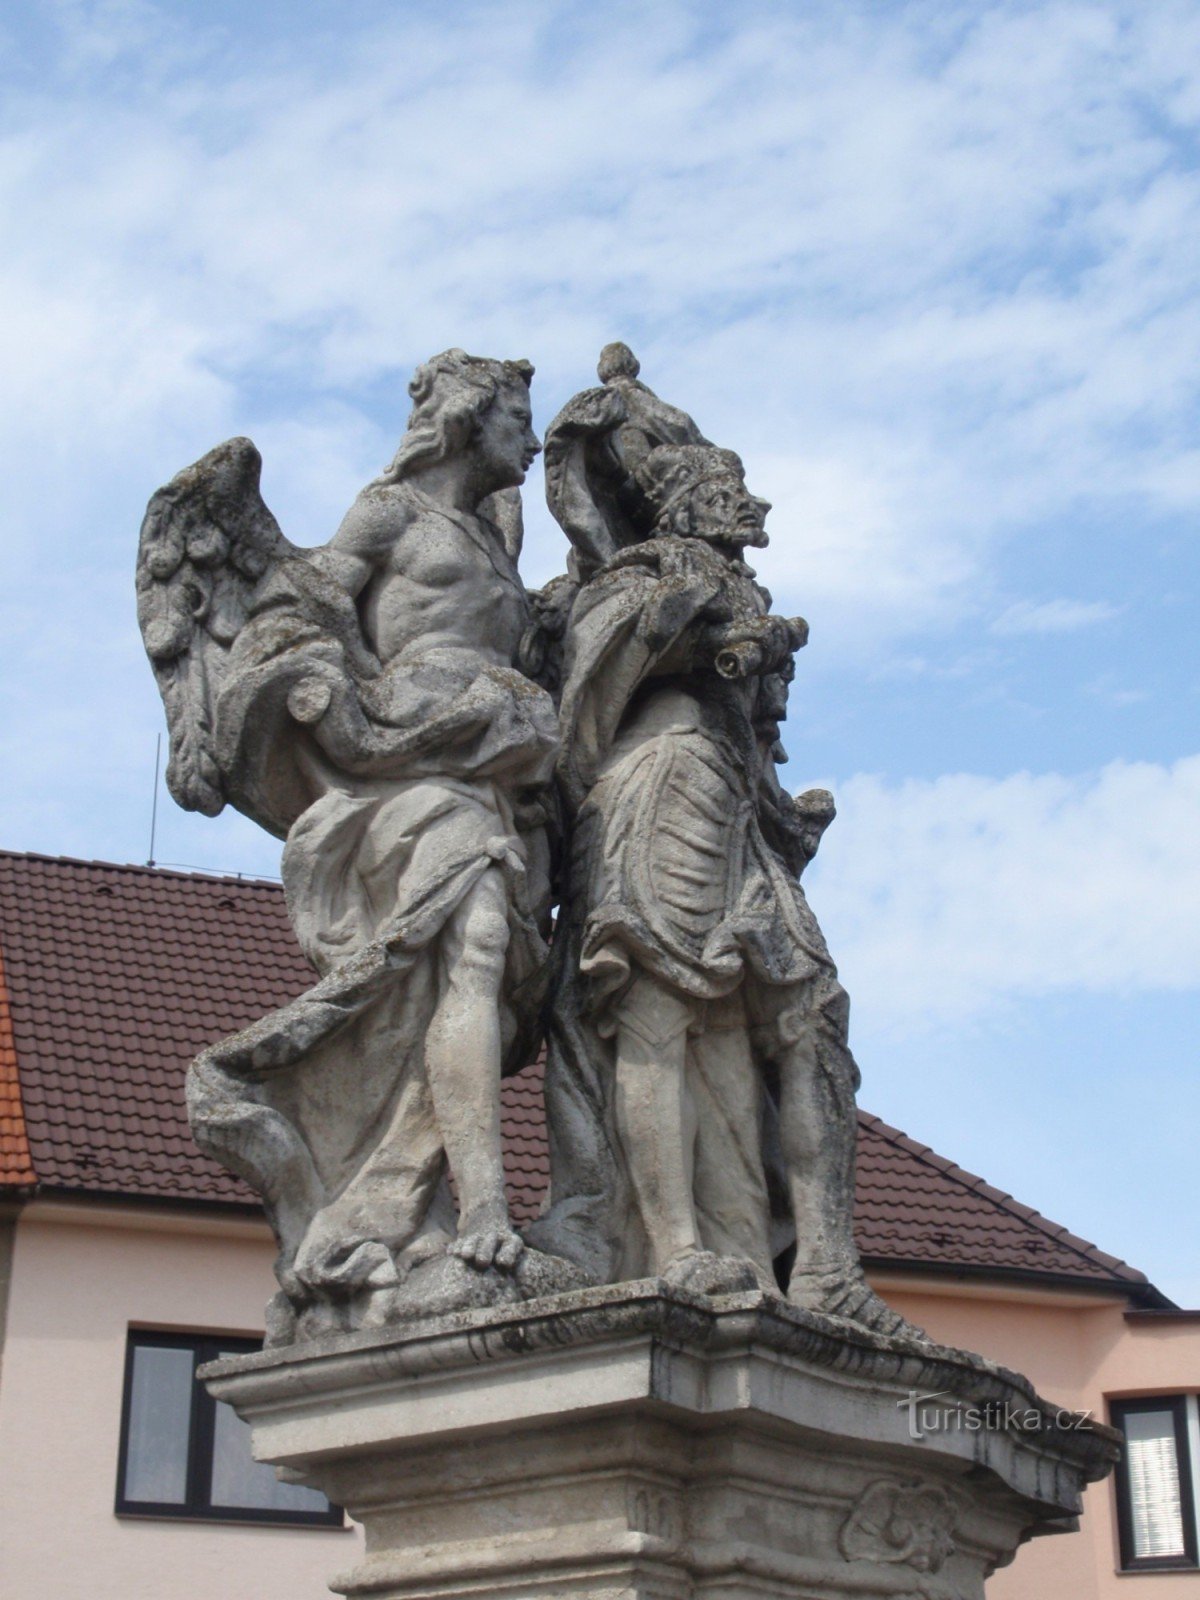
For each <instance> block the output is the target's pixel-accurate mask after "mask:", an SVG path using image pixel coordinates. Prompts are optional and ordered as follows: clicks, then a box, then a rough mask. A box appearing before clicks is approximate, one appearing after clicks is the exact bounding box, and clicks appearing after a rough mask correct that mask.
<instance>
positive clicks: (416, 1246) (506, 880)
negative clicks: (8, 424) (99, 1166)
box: [138, 350, 575, 1340]
mask: <svg viewBox="0 0 1200 1600" xmlns="http://www.w3.org/2000/svg"><path fill="white" fill-rule="evenodd" d="M532 370H533V369H532V368H531V367H530V366H529V365H528V363H525V362H500V361H491V360H484V359H481V358H478V357H473V356H468V355H466V354H465V353H464V352H462V351H461V350H451V351H447V352H445V353H444V354H443V355H441V356H437V357H435V358H434V359H433V360H432V361H430V362H428V363H426V364H425V365H424V366H422V367H421V368H419V369H418V371H417V373H416V376H415V377H414V379H413V381H412V384H411V385H410V393H411V395H412V397H413V401H414V404H413V411H412V415H411V418H410V421H409V426H408V430H407V432H406V434H405V436H404V439H403V441H402V443H401V445H400V448H399V451H398V453H397V455H396V457H395V459H394V461H393V462H392V463H391V465H390V466H389V467H388V469H387V470H386V471H385V472H384V473H382V474H381V475H380V477H378V478H377V479H375V480H374V481H373V482H372V483H370V484H368V486H367V487H366V488H365V489H364V490H363V491H362V493H361V494H360V495H359V496H358V498H357V500H356V501H355V503H354V505H353V506H352V507H351V509H350V511H349V513H348V514H347V516H346V518H345V520H344V521H343V523H342V526H341V527H340V529H339V530H338V532H337V534H336V535H335V537H334V538H333V540H332V541H331V542H330V543H329V544H328V545H326V546H325V547H323V548H322V549H317V550H299V549H296V548H295V547H293V546H292V545H290V544H289V543H288V542H287V541H286V540H285V539H284V537H283V535H282V534H281V533H280V531H279V528H278V526H277V524H276V523H275V520H274V518H273V517H272V516H271V514H270V512H269V511H268V510H267V508H266V506H265V505H264V504H263V502H262V499H261V497H260V495H259V490H258V479H259V470H260V465H261V463H260V459H259V456H258V452H257V451H256V450H255V449H254V446H253V445H252V444H251V443H250V442H249V441H248V440H245V439H235V440H231V441H230V442H229V443H227V444H225V445H222V446H219V447H218V448H217V449H216V450H214V451H212V452H211V453H210V454H209V455H207V456H205V457H204V458H203V459H202V460H201V461H199V462H197V463H196V464H195V465H194V466H192V467H189V468H188V469H186V471H184V472H182V473H181V474H180V475H179V476H178V477H177V478H175V479H174V480H172V482H171V483H170V484H169V485H168V486H167V487H166V488H164V489H162V490H160V491H159V492H158V494H156V495H155V496H154V498H153V499H152V500H151V502H150V506H149V509H148V511H147V514H146V520H145V524H144V526H143V530H142V539H141V546H140V551H139V559H138V595H139V616H140V620H141V623H142V629H143V634H144V638H145V641H146V647H147V650H148V653H149V655H150V657H151V660H152V662H153V664H154V668H155V673H156V676H157V678H158V681H159V686H160V688H161V690H162V693H163V698H164V702H165V704H166V708H167V714H168V722H169V725H170V732H171V762H170V766H169V769H168V783H169V785H170V787H171V790H172V793H173V794H174V795H175V797H176V798H177V799H178V800H179V801H180V803H181V804H182V805H184V806H186V807H189V808H191V809H197V810H201V811H205V812H207V813H209V814H210V815H211V814H215V813H216V812H217V811H219V810H220V809H221V808H222V806H223V805H224V804H226V803H230V804H232V805H234V806H235V807H237V809H239V810H240V811H243V812H245V813H246V814H247V815H248V816H250V817H253V818H254V819H255V820H256V821H258V822H260V823H261V824H262V825H263V826H264V827H266V828H268V829H269V830H270V831H271V832H272V833H274V834H276V835H278V836H279V837H282V838H286V841H287V842H286V846H285V849H284V853H283V867H282V871H283V878H284V887H285V890H286V895H287V902H288V909H289V912H290V915H291V918H292V921H293V924H294V926H295V929H296V933H297V935H298V937H299V940H300V943H301V946H302V947H303V949H304V951H305V953H306V954H307V955H308V957H309V959H310V960H311V961H312V963H313V965H314V967H315V968H316V970H317V973H318V975H319V981H317V982H316V983H315V984H314V986H313V987H312V988H311V989H309V990H308V991H307V992H306V993H305V994H303V995H301V996H300V997H299V998H298V999H296V1000H294V1001H293V1002H291V1003H290V1004H289V1005H285V1006H284V1007H282V1009H280V1010H278V1011H275V1012H273V1013H272V1014H271V1015H269V1016H267V1017H265V1018H263V1019H262V1020H261V1021H259V1022H257V1023H254V1024H252V1025H251V1026H250V1027H248V1028H246V1029H245V1030H243V1031H242V1032H241V1033H239V1034H236V1035H234V1036H233V1037H232V1038H229V1039H226V1040H224V1041H222V1042H221V1043H219V1044H216V1045H214V1046H213V1047H212V1048H211V1049H209V1050H206V1051H205V1052H204V1054H203V1055H202V1056H201V1057H200V1059H199V1060H198V1061H197V1063H196V1064H195V1066H194V1067H193V1069H192V1072H191V1075H190V1080H189V1106H190V1112H191V1119H192V1126H193V1130H194V1133H195V1137H196V1140H197V1142H198V1143H199V1144H200V1145H201V1147H202V1148H203V1149H205V1150H206V1151H208V1152H209V1153H211V1154H212V1155H213V1156H214V1157H215V1158H216V1159H217V1160H218V1161H220V1162H221V1163H222V1164H224V1165H225V1166H227V1167H229V1168H231V1169H232V1170H234V1171H235V1172H237V1173H239V1174H241V1175H242V1176H243V1177H245V1178H246V1179H247V1180H248V1181H249V1182H250V1183H251V1184H252V1185H253V1186H254V1188H255V1189H256V1190H257V1191H258V1192H259V1193H260V1194H261V1195H262V1197H263V1199H264V1203H265V1205H266V1208H267V1212H268V1215H269V1217H270V1218H271V1221H272V1223H273V1225H274V1227H275V1230H276V1234H277V1237H278V1239H279V1244H280V1253H279V1258H278V1262H277V1274H278V1277H279V1281H280V1285H281V1291H282V1293H281V1296H280V1297H278V1299H277V1303H276V1306H275V1311H274V1315H273V1322H272V1330H271V1331H272V1336H273V1337H274V1338H276V1339H277V1340H278V1339H283V1340H286V1339H289V1338H291V1337H294V1336H296V1333H297V1330H299V1332H300V1334H301V1335H304V1334H306V1333H320V1332H322V1331H325V1330H326V1329H329V1328H337V1327H349V1326H356V1325H361V1324H364V1323H366V1324H369V1323H371V1322H379V1321H386V1320H390V1319H392V1318H394V1317H396V1316H398V1315H401V1314H404V1312H405V1309H406V1308H411V1307H418V1308H420V1309H421V1310H436V1309H439V1308H443V1309H444V1308H447V1307H452V1306H455V1305H460V1304H468V1303H485V1302H487V1301H490V1300H493V1299H496V1298H503V1297H505V1296H509V1297H513V1296H517V1295H520V1294H522V1293H527V1292H536V1291H537V1289H539V1288H545V1287H546V1283H547V1280H546V1278H545V1271H544V1269H545V1266H546V1264H545V1263H539V1262H538V1261H537V1260H536V1259H535V1258H534V1257H533V1256H532V1255H530V1254H528V1253H526V1252H524V1250H523V1245H522V1241H521V1239H520V1237H519V1236H518V1234H517V1233H516V1232H515V1230H514V1229H513V1228H512V1226H511V1225H510V1223H509V1219H508V1212H507V1206H506V1203H505V1196H504V1184H503V1171H502V1166H501V1150H500V1124H499V1082H500V1076H501V1073H502V1072H503V1071H515V1070H519V1069H520V1068H521V1067H522V1066H524V1065H525V1064H526V1062H527V1061H528V1060H529V1058H530V1054H531V1053H532V1052H533V1051H534V1050H535V1049H536V1044H537V1036H538V1035H537V1028H538V1019H539V1012H540V1008H541V1005H542V1001H543V996H544V991H545V983H546V961H547V947H546V943H545V934H546V932H547V931H548V913H549V904H550V901H549V879H548V862H549V854H548V850H549V847H548V840H547V832H546V817H547V810H546V796H547V783H548V780H549V778H550V775H551V772H552V767H553V760H554V756H555V751H556V748H557V727H556V719H555V712H554V706H553V704H552V702H551V699H550V697H549V696H548V695H547V694H546V692H545V691H544V690H543V689H541V688H540V687H539V686H538V685H537V684H536V683H535V682H534V681H533V680H532V679H531V678H530V676H528V675H527V673H526V672H525V671H523V670H522V661H523V648H524V647H526V646H528V644H529V643H530V641H531V639H532V633H531V629H532V626H533V618H532V614H531V611H530V607H529V603H528V597H527V596H526V593H525V590H524V588H523V586H522V583H521V580H520V577H519V576H518V572H517V565H516V562H517V555H518V551H519V546H520V506H519V497H518V496H517V493H516V486H517V485H518V484H519V483H520V482H521V481H522V479H523V477H524V474H525V470H526V468H527V467H528V465H529V463H530V461H531V460H532V459H533V456H534V455H535V454H536V452H537V450H538V448H539V445H538V441H537V439H536V437H535V436H534V434H533V431H532V426H531V418H530V409H529V383H530V378H531V376H532ZM450 1178H452V1179H453V1181H454V1184H455V1185H456V1188H457V1215H456V1208H455V1205H454V1203H453V1201H452V1198H451V1191H450V1187H449V1182H448V1179H450ZM539 1271H540V1276H539ZM568 1280H569V1281H575V1280H574V1279H571V1278H570V1275H569V1274H568ZM551 1281H552V1283H553V1286H561V1279H552V1280H551Z"/></svg>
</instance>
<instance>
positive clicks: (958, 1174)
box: [858, 1110, 1150, 1287]
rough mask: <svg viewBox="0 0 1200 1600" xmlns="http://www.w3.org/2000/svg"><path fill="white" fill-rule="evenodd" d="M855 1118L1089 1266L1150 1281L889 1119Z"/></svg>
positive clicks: (1140, 1281)
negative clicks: (1071, 1252)
mask: <svg viewBox="0 0 1200 1600" xmlns="http://www.w3.org/2000/svg"><path fill="white" fill-rule="evenodd" d="M858 1120H859V1122H860V1123H862V1124H863V1125H864V1126H866V1127H867V1128H869V1129H870V1130H871V1131H872V1132H873V1133H877V1134H879V1135H880V1136H881V1137H882V1138H885V1139H887V1140H888V1142H889V1143H891V1144H894V1145H898V1146H899V1147H900V1148H901V1149H902V1150H905V1151H907V1152H908V1154H909V1155H911V1156H915V1157H916V1159H917V1160H918V1161H923V1162H925V1164H926V1165H927V1166H931V1167H933V1168H934V1169H935V1170H936V1171H938V1172H940V1173H941V1174H942V1175H943V1176H944V1177H947V1178H951V1179H953V1180H954V1181H955V1182H957V1183H961V1184H962V1185H963V1187H964V1188H965V1189H970V1190H971V1192H972V1193H973V1194H977V1195H981V1196H982V1197H983V1198H984V1199H985V1200H990V1201H991V1202H992V1203H993V1204H994V1205H996V1206H999V1207H1001V1208H1002V1209H1003V1210H1005V1211H1008V1212H1011V1213H1012V1214H1013V1215H1014V1216H1015V1217H1016V1218H1017V1219H1018V1221H1020V1222H1024V1223H1026V1224H1027V1225H1029V1226H1030V1227H1034V1228H1036V1229H1037V1230H1038V1231H1039V1232H1040V1233H1044V1234H1046V1235H1047V1237H1048V1238H1051V1239H1053V1240H1054V1242H1055V1243H1056V1244H1059V1245H1062V1246H1063V1247H1064V1248H1066V1249H1068V1250H1071V1251H1073V1252H1074V1254H1075V1255H1077V1256H1079V1257H1081V1258H1082V1259H1083V1260H1084V1261H1087V1262H1088V1263H1089V1265H1091V1266H1096V1265H1102V1266H1105V1267H1107V1268H1108V1269H1109V1271H1110V1272H1111V1273H1112V1275H1113V1276H1114V1277H1119V1278H1121V1279H1123V1280H1124V1281H1125V1282H1127V1283H1132V1284H1137V1285H1139V1286H1141V1285H1146V1286H1148V1287H1149V1286H1150V1280H1149V1278H1147V1276H1146V1274H1145V1273H1144V1272H1140V1271H1139V1270H1138V1268H1137V1267H1131V1266H1130V1265H1129V1263H1128V1262H1127V1261H1122V1260H1121V1258H1120V1257H1119V1256H1114V1255H1110V1254H1109V1253H1108V1251H1107V1250H1102V1249H1101V1248H1100V1246H1099V1245H1098V1244H1093V1243H1092V1241H1091V1240H1090V1239H1084V1238H1083V1237H1082V1236H1081V1235H1080V1234H1077V1233H1072V1232H1071V1230H1070V1228H1067V1227H1064V1226H1063V1224H1062V1223H1061V1222H1053V1221H1051V1219H1050V1218H1049V1217H1045V1216H1043V1215H1042V1213H1041V1212H1040V1211H1037V1210H1035V1209H1034V1207H1033V1206H1027V1205H1025V1204H1024V1203H1023V1202H1022V1201H1020V1200H1017V1199H1015V1198H1014V1197H1013V1196H1012V1195H1011V1194H1008V1193H1007V1192H1006V1191H1005V1190H1003V1189H997V1188H996V1186H995V1184H991V1183H988V1181H987V1180H986V1178H981V1177H979V1176H978V1175H977V1174H976V1173H974V1172H968V1171H967V1169H966V1168H965V1167H960V1166H959V1165H958V1163H957V1162H955V1161H949V1160H947V1158H946V1157H945V1156H942V1155H939V1154H938V1153H937V1151H936V1150H934V1149H932V1148H931V1147H930V1146H929V1145H927V1144H920V1143H918V1141H917V1140H916V1139H913V1138H911V1137H910V1135H908V1134H907V1133H905V1132H904V1130H903V1129H902V1128H894V1127H893V1126H892V1125H891V1123H890V1122H885V1121H884V1120H883V1118H882V1117H877V1116H875V1115H874V1114H873V1113H872V1112H869V1111H861V1110H860V1111H859V1113H858Z"/></svg>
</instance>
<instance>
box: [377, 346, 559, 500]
mask: <svg viewBox="0 0 1200 1600" xmlns="http://www.w3.org/2000/svg"><path fill="white" fill-rule="evenodd" d="M532 378H533V368H532V367H531V366H530V364H529V362H528V361H492V360H489V359H488V358H487V357H485V356H469V355H468V354H467V353H466V351H465V350H444V351H443V352H442V354H441V355H440V356H434V357H433V358H432V359H431V360H429V361H426V362H424V363H423V364H422V365H421V366H419V367H418V368H417V370H416V372H415V373H414V374H413V380H412V382H411V383H410V384H409V386H408V392H409V394H410V395H411V396H412V399H413V408H412V413H411V415H410V416H409V419H408V428H407V430H406V432H405V435H404V438H403V439H402V440H401V441H400V448H399V450H397V452H396V455H395V458H394V459H393V461H392V463H391V465H390V466H389V468H388V470H387V473H386V476H387V477H389V478H392V479H396V478H405V477H409V476H411V475H412V474H414V473H415V472H417V471H419V470H420V469H421V468H423V467H427V466H430V465H432V464H433V463H435V462H442V461H448V460H450V459H451V458H452V457H455V456H468V455H469V456H471V457H472V466H473V469H474V475H475V476H476V478H477V480H478V482H477V488H478V490H479V493H480V495H481V496H482V495H487V494H492V493H494V492H495V491H496V490H498V489H508V488H514V487H515V486H516V485H517V484H519V483H521V482H523V481H524V478H525V474H526V472H527V471H528V469H529V466H530V463H531V462H532V461H533V458H534V457H535V456H536V455H537V453H538V451H539V450H540V449H541V444H540V442H539V440H538V437H537V435H536V434H535V433H534V431H533V417H532V413H531V411H530V407H529V385H530V381H531V379H532Z"/></svg>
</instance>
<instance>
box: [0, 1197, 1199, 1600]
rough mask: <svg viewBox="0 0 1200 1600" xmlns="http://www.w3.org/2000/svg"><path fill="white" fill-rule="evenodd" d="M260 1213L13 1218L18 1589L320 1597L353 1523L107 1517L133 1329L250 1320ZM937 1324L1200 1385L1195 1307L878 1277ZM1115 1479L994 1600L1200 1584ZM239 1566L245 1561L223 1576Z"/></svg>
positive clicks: (1080, 1389)
mask: <svg viewBox="0 0 1200 1600" xmlns="http://www.w3.org/2000/svg"><path fill="white" fill-rule="evenodd" d="M272 1255H273V1247H272V1245H271V1242H270V1239H269V1236H268V1233H267V1230H266V1227H265V1226H264V1225H263V1224H262V1223H259V1222H254V1221H249V1220H245V1221H242V1220H236V1219H229V1220H225V1219H208V1218H204V1217H199V1216H195V1215H191V1214H182V1213H172V1212H168V1211H165V1210H157V1209H151V1208H146V1209H145V1210H142V1209H140V1208H139V1209H134V1208H132V1207H125V1208H118V1207H104V1206H98V1205H95V1204H91V1203H89V1204H87V1205H70V1206H68V1205H64V1204H61V1203H57V1202H53V1201H38V1202H34V1203H33V1204H31V1205H29V1206H27V1207H26V1209H25V1210H24V1212H23V1213H22V1215H21V1218H20V1222H19V1225H18V1227H17V1230H16V1247H15V1255H14V1260H13V1273H12V1286H11V1292H10V1300H9V1307H8V1318H7V1338H6V1342H5V1347H4V1356H3V1373H2V1380H0V1461H2V1462H3V1470H2V1471H0V1571H2V1572H3V1574H4V1578H3V1582H2V1585H0V1588H2V1592H3V1594H4V1596H5V1597H6V1600H7V1597H8V1596H12V1597H13V1600H24V1597H25V1596H30V1597H32V1596H35V1595H37V1596H41V1595H52V1596H54V1597H55V1600H175V1597H179V1600H242V1597H243V1596H245V1597H246V1600H250V1597H253V1600H320V1597H323V1596H326V1595H327V1594H328V1589H327V1587H326V1584H327V1581H328V1579H329V1577H330V1576H331V1575H332V1574H333V1573H335V1572H336V1571H338V1570H344V1569H345V1568H347V1567H348V1566H350V1565H351V1564H352V1563H353V1561H354V1560H355V1559H356V1551H357V1547H358V1542H359V1538H360V1535H359V1533H358V1530H357V1529H350V1530H346V1531H336V1530H330V1529H296V1528H271V1527H258V1526H250V1527H248V1526H245V1525H242V1526H238V1525H222V1524H219V1523H211V1522H201V1523H187V1522H169V1521H155V1520H151V1519H136V1518H119V1517H117V1516H115V1515H114V1513H113V1495H114V1488H115V1480H116V1471H117V1453H118V1441H119V1431H120V1415H121V1391H122V1384H123V1378H124V1356H125V1340H126V1332H127V1329H128V1327H129V1325H130V1324H133V1325H135V1326H142V1327H148V1328H164V1329H179V1330H184V1331H205V1332H217V1333H223V1334H231V1335H232V1334H250V1335H253V1334H256V1333H258V1332H261V1328H262V1308H263V1306H264V1304H265V1302H266V1300H267V1298H268V1297H269V1295H270V1294H271V1292H272V1290H273V1287H274V1283H273V1279H272V1276H271V1258H272ZM875 1281H876V1285H877V1287H878V1288H880V1289H881V1290H882V1292H883V1293H884V1294H885V1295H886V1297H887V1299H888V1300H889V1302H890V1303H891V1304H893V1305H895V1306H896V1308H897V1309H898V1310H900V1311H901V1312H903V1314H904V1315H905V1316H907V1317H909V1318H911V1319H912V1320H913V1321H914V1322H916V1323H918V1324H919V1325H920V1326H922V1327H924V1328H926V1329H927V1330H928V1331H929V1332H930V1333H931V1334H932V1335H933V1336H934V1337H935V1338H936V1339H939V1340H941V1341H943V1342H945V1343H947V1344H951V1345H956V1346H959V1347H963V1348H966V1349H973V1350H978V1351H980V1352H982V1353H983V1354H985V1355H987V1356H990V1357H992V1358H993V1359H995V1360H997V1361H999V1362H1001V1363H1002V1364H1003V1365H1005V1366H1008V1367H1012V1368H1015V1369H1016V1370H1017V1371H1020V1372H1024V1373H1025V1374H1026V1375H1027V1376H1028V1377H1029V1378H1030V1379H1031V1380H1032V1381H1033V1383H1034V1385H1035V1387H1036V1388H1038V1389H1039V1390H1040V1391H1041V1392H1042V1393H1043V1394H1044V1395H1045V1396H1046V1397H1047V1398H1048V1399H1050V1400H1054V1401H1058V1402H1061V1403H1062V1404H1063V1405H1064V1406H1069V1407H1071V1408H1072V1409H1085V1410H1091V1411H1093V1412H1095V1413H1096V1414H1097V1415H1099V1416H1101V1417H1105V1416H1106V1415H1107V1412H1106V1410H1105V1405H1106V1401H1107V1399H1108V1398H1110V1397H1112V1396H1118V1395H1130V1394H1136V1393H1143V1394H1156V1393H1184V1392H1188V1391H1195V1390H1197V1389H1200V1318H1195V1319H1192V1320H1190V1321H1188V1320H1183V1319H1160V1318H1156V1317H1136V1316H1135V1317H1133V1318H1132V1319H1127V1318H1126V1316H1125V1314H1124V1313H1125V1309H1126V1302H1125V1300H1124V1299H1123V1298H1119V1297H1116V1296H1114V1297H1111V1298H1108V1297H1104V1296H1096V1295H1092V1296H1080V1295H1071V1294H1065V1293H1060V1292H1056V1291H1045V1290H1043V1291H1038V1290H1024V1289H1022V1290H1020V1291H1016V1290H1009V1289H1004V1288H1000V1287H997V1286H980V1285H974V1284H966V1283H953V1282H949V1281H947V1280H937V1279H920V1278H917V1277H914V1276H913V1275H912V1274H902V1273H887V1274H877V1275H876V1279H875ZM1116 1562H1117V1551H1116V1533H1115V1514H1114V1500H1113V1491H1112V1486H1111V1484H1101V1485H1098V1486H1096V1487H1094V1488H1093V1489H1092V1490H1091V1491H1090V1492H1089V1495H1088V1505H1087V1513H1086V1515H1085V1518H1084V1524H1083V1528H1082V1530H1081V1532H1080V1533H1078V1534H1071V1535H1066V1536H1061V1537H1054V1538H1047V1539H1041V1540H1037V1541H1035V1542H1034V1543H1033V1544H1031V1545H1030V1546H1028V1547H1027V1548H1026V1549H1025V1550H1023V1551H1022V1552H1021V1553H1020V1555H1019V1556H1018V1558H1017V1561H1016V1562H1015V1564H1014V1565H1013V1566H1012V1567H1010V1568H1008V1569H1006V1570H1005V1571H1003V1572H1000V1573H998V1574H997V1575H996V1577H995V1578H994V1579H993V1580H992V1582H991V1584H990V1585H989V1590H988V1593H989V1600H1138V1597H1139V1596H1143V1597H1145V1600H1185V1597H1186V1600H1200V1577H1198V1576H1197V1575H1195V1574H1162V1573H1155V1574H1150V1575H1137V1576H1128V1575H1120V1574H1118V1573H1117V1571H1116ZM231 1574H236V1580H235V1582H234V1586H233V1587H231Z"/></svg>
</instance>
